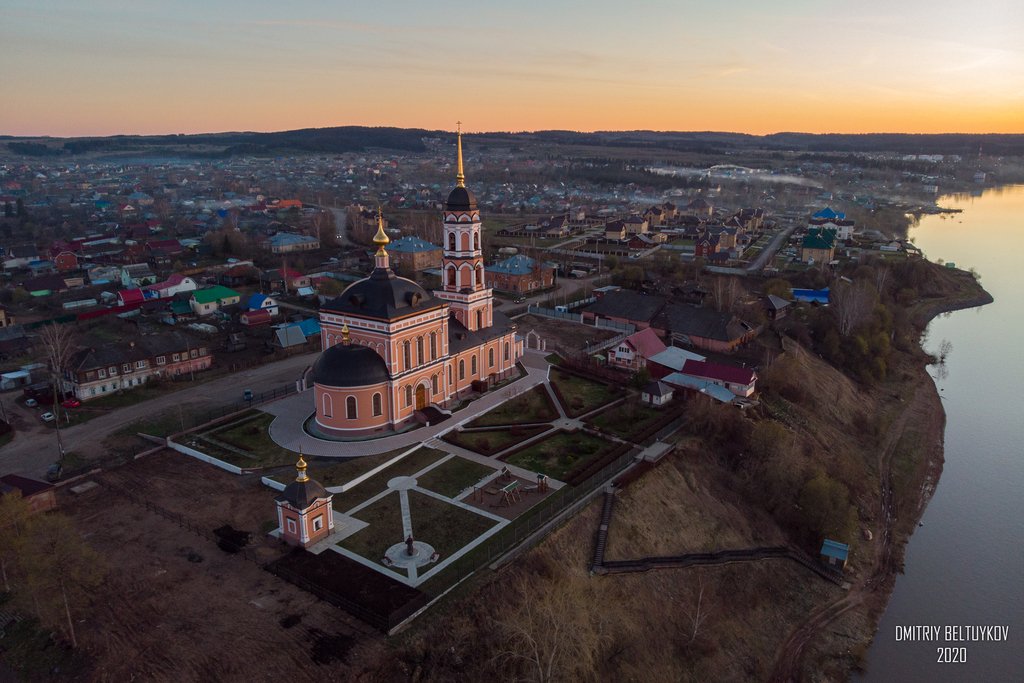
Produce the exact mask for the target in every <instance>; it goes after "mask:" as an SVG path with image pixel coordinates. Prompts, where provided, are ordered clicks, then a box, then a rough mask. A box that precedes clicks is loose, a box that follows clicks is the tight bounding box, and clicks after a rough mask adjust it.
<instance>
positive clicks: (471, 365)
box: [469, 356, 476, 377]
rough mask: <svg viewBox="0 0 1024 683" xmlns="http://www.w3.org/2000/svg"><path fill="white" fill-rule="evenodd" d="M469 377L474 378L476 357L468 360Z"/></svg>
mask: <svg viewBox="0 0 1024 683" xmlns="http://www.w3.org/2000/svg"><path fill="white" fill-rule="evenodd" d="M469 376H470V377H476V356H473V357H471V358H470V359H469Z"/></svg>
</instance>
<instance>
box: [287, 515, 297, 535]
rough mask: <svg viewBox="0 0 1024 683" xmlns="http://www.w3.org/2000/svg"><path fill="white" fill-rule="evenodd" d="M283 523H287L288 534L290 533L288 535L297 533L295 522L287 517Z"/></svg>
mask: <svg viewBox="0 0 1024 683" xmlns="http://www.w3.org/2000/svg"><path fill="white" fill-rule="evenodd" d="M285 521H286V522H287V523H288V533H290V534H295V533H298V530H297V529H298V527H296V526H295V520H294V519H292V518H291V517H289V518H288V519H286V520H285Z"/></svg>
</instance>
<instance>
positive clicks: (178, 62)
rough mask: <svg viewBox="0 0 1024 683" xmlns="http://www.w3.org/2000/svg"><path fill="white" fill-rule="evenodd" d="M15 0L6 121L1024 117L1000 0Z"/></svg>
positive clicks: (442, 122) (710, 124) (168, 127)
mask: <svg viewBox="0 0 1024 683" xmlns="http://www.w3.org/2000/svg"><path fill="white" fill-rule="evenodd" d="M5 4H7V5H11V6H10V8H9V10H8V12H7V15H6V16H5V21H4V22H3V24H2V25H0V63H2V64H4V65H5V68H4V72H5V81H7V85H6V87H5V91H6V94H7V96H6V97H5V102H4V106H3V107H0V133H4V134H15V135H42V134H48V135H95V134H113V133H174V132H209V131H224V130H284V129H291V128H302V127H316V126H333V125H350V124H355V125H393V126H403V127H422V128H429V129H451V128H452V127H453V124H454V121H455V120H457V119H461V120H463V121H465V122H466V126H465V129H466V130H469V131H471V132H477V131H493V130H536V129H550V128H565V129H573V130H605V129H655V130H720V131H724V130H729V131H740V132H749V133H770V132H776V131H807V132H877V131H885V132H1012V133H1024V50H1022V47H1021V46H1022V45H1024V40H1021V38H1020V36H1021V35H1022V34H1024V10H1022V9H1021V7H1022V5H1024V4H1022V3H1018V2H1009V1H1006V0H976V2H974V3H971V4H970V5H961V4H958V5H955V6H954V5H951V4H950V3H948V2H947V3H943V2H942V1H941V0H932V1H931V2H925V1H924V0H901V2H899V3H893V2H880V1H878V0H862V2H859V3H839V2H828V1H824V2H820V1H819V2H812V1H810V0H790V1H788V2H777V3H771V4H770V5H771V6H770V7H769V6H768V5H769V4H768V3H757V2H753V0H737V1H736V2H732V3H727V4H728V6H727V7H724V8H714V7H708V6H707V5H708V3H699V2H687V1H686V0H676V1H668V0H664V1H658V0H651V1H644V0H637V1H636V2H635V3H634V4H633V5H630V6H627V5H626V4H623V3H621V2H606V1H604V0H591V2H588V3H572V2H560V1H559V0H550V1H549V2H545V3H540V2H536V1H535V0H522V1H521V2H519V3H516V4H515V5H514V6H513V5H511V4H510V5H507V6H505V5H502V6H496V7H490V6H486V5H484V3H476V4H473V3H464V2H456V1H454V0H447V1H446V0H438V1H436V2H434V3H431V4H429V6H428V5H426V4H416V5H411V6H406V5H403V6H402V10H401V11H400V12H399V11H397V10H395V8H394V6H392V5H390V4H388V3H378V5H381V6H380V7H361V6H360V7H359V8H358V9H357V8H353V7H347V5H349V3H330V5H332V6H326V5H328V3H321V2H311V1H309V2H298V3H289V5H288V7H287V9H285V8H284V7H283V6H282V5H281V4H280V3H274V2H269V1H266V2H264V1H263V0H251V1H249V2H236V1H235V0H222V1H220V2H217V3H198V2H192V1H187V0H176V1H173V2H172V1H170V0H168V1H167V2H151V1H148V0H140V1H138V2H133V3H127V4H126V3H121V2H117V1H116V0H94V1H92V2H90V3H86V5H88V6H87V7H83V6H82V4H83V3H76V2H69V1H67V0H14V1H12V2H8V3H5ZM335 4H337V5H338V6H337V7H334V6H333V5H335ZM341 5H346V7H341ZM893 5H898V7H897V8H894V7H892V6H893ZM944 5H948V7H944Z"/></svg>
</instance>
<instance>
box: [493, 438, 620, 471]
mask: <svg viewBox="0 0 1024 683" xmlns="http://www.w3.org/2000/svg"><path fill="white" fill-rule="evenodd" d="M615 445H616V444H615V443H614V442H612V441H606V440H604V439H602V438H600V437H597V436H594V435H592V434H588V433H586V432H566V431H559V432H556V433H555V434H553V435H552V436H550V437H548V438H546V439H544V440H542V441H539V442H538V443H535V444H532V445H531V446H529V447H528V448H525V449H523V450H521V451H519V452H517V453H513V454H512V455H510V456H508V457H507V458H505V462H507V463H509V464H512V465H518V466H520V467H522V468H524V469H527V470H532V471H534V472H540V473H543V474H546V475H548V476H549V477H552V478H554V479H559V480H561V481H565V479H566V477H567V476H568V475H569V473H570V472H572V470H574V469H576V468H578V467H581V466H583V465H584V464H585V463H587V462H589V461H591V460H593V459H594V458H597V457H600V456H601V455H603V454H604V453H605V452H607V451H609V450H610V449H612V448H614V447H615Z"/></svg>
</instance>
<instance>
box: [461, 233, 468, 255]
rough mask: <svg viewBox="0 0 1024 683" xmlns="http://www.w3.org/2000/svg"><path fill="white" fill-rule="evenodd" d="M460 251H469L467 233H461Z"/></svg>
mask: <svg viewBox="0 0 1024 683" xmlns="http://www.w3.org/2000/svg"><path fill="white" fill-rule="evenodd" d="M461 251H469V233H468V232H464V233H462V249H461Z"/></svg>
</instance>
